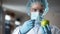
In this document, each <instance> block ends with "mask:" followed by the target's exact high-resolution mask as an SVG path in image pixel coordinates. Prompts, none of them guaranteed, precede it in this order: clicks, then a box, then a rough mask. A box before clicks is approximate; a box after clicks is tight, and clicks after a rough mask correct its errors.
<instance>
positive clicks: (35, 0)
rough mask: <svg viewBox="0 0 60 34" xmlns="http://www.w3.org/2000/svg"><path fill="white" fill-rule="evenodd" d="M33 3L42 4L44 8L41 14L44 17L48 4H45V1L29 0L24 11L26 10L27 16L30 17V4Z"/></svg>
mask: <svg viewBox="0 0 60 34" xmlns="http://www.w3.org/2000/svg"><path fill="white" fill-rule="evenodd" d="M35 2H39V3H42V4H43V6H44V8H45V9H44V13H43V16H44V15H46V13H47V12H48V9H49V8H48V2H47V0H29V1H28V3H27V6H26V7H27V8H26V10H27V14H28V15H29V16H30V8H31V4H32V3H35Z"/></svg>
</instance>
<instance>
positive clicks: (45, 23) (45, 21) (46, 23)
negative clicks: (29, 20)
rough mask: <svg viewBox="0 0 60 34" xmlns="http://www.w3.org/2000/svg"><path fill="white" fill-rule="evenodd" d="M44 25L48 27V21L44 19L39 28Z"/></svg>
mask: <svg viewBox="0 0 60 34" xmlns="http://www.w3.org/2000/svg"><path fill="white" fill-rule="evenodd" d="M46 25H49V20H46V19H44V20H42V21H41V26H46Z"/></svg>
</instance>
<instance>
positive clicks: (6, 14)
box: [0, 0, 60, 34]
mask: <svg viewBox="0 0 60 34" xmlns="http://www.w3.org/2000/svg"><path fill="white" fill-rule="evenodd" d="M27 2H28V0H3V1H2V0H0V34H3V33H6V34H9V33H10V34H11V33H12V31H13V30H14V29H15V28H16V27H18V26H21V25H22V24H23V23H24V22H25V21H27V20H28V19H29V18H30V17H29V16H28V15H27V14H26V4H27ZM48 3H49V12H48V13H47V15H46V16H45V18H46V19H48V20H49V21H50V24H51V25H55V26H57V27H59V28H60V4H59V3H60V0H48ZM7 32H8V33H7Z"/></svg>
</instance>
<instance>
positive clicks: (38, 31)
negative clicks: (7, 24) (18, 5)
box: [12, 0, 60, 34]
mask: <svg viewBox="0 0 60 34" xmlns="http://www.w3.org/2000/svg"><path fill="white" fill-rule="evenodd" d="M48 9H49V8H48V2H47V0H29V2H28V4H27V14H28V15H29V16H30V20H28V21H26V22H24V24H23V25H22V26H19V27H17V28H16V29H15V30H14V31H13V33H12V34H59V32H60V31H59V28H57V27H55V26H50V25H49V21H48V20H45V19H44V16H45V15H46V13H47V12H48Z"/></svg>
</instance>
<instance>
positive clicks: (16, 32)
mask: <svg viewBox="0 0 60 34" xmlns="http://www.w3.org/2000/svg"><path fill="white" fill-rule="evenodd" d="M20 28H21V26H19V27H16V28H15V29H14V31H13V32H12V34H20V31H19V29H20Z"/></svg>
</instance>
